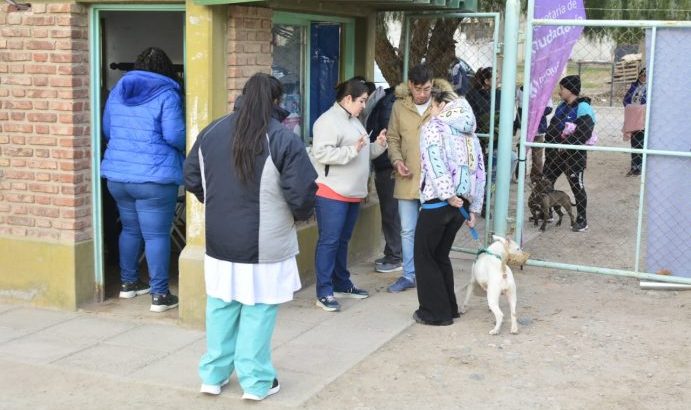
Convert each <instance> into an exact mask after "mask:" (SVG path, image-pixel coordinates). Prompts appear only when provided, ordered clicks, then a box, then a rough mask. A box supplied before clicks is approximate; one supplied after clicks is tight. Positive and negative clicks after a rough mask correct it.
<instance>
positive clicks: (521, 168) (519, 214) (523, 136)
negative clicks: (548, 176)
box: [514, 0, 535, 244]
mask: <svg viewBox="0 0 691 410" xmlns="http://www.w3.org/2000/svg"><path fill="white" fill-rule="evenodd" d="M534 17H535V1H533V0H530V1H529V2H528V16H527V18H526V28H525V53H524V55H525V57H524V61H523V95H522V97H523V101H522V102H521V106H522V107H523V110H522V112H521V133H520V137H519V138H520V142H519V144H518V186H517V188H516V232H515V233H514V239H515V241H516V243H519V244H521V243H522V241H523V218H524V217H525V216H524V214H525V208H524V206H523V202H524V201H525V199H524V198H525V157H526V145H525V144H526V141H527V137H528V114H529V112H530V92H531V90H530V88H531V85H530V80H531V78H530V71H531V66H532V64H533V53H532V50H533V18H534Z"/></svg>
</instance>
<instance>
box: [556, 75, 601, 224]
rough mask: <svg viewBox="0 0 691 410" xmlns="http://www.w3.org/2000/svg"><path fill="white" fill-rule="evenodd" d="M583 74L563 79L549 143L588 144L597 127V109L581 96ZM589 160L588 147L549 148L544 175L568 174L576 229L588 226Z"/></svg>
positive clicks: (560, 83) (557, 176)
mask: <svg viewBox="0 0 691 410" xmlns="http://www.w3.org/2000/svg"><path fill="white" fill-rule="evenodd" d="M580 93H581V78H580V77H579V76H577V75H569V76H566V77H564V78H562V79H561V81H559V96H560V97H561V99H562V100H563V101H562V103H561V104H559V105H558V106H557V108H556V110H555V111H554V116H553V117H552V120H551V121H550V124H549V126H548V127H547V132H546V134H545V143H551V144H571V145H585V144H586V142H587V141H588V140H589V139H590V138H591V137H592V135H593V130H594V129H595V121H596V120H595V112H594V111H593V107H591V105H590V98H588V97H580V96H579V95H580ZM586 162H587V151H584V150H570V149H569V150H565V149H554V148H550V149H545V166H544V169H543V175H544V176H545V178H547V179H549V180H550V181H552V183H554V182H555V181H556V180H557V178H559V176H560V175H561V174H566V177H567V178H568V181H569V185H570V186H571V191H572V192H573V196H574V199H575V200H576V210H577V217H576V223H575V224H574V226H572V230H573V231H574V232H584V231H586V230H587V229H588V219H587V217H586V207H587V205H588V196H587V194H586V192H585V185H584V183H583V173H584V172H585V168H586Z"/></svg>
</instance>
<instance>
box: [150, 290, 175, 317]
mask: <svg viewBox="0 0 691 410" xmlns="http://www.w3.org/2000/svg"><path fill="white" fill-rule="evenodd" d="M177 306H178V297H177V296H175V295H173V294H172V293H170V292H168V293H163V294H158V295H157V294H152V295H151V309H149V310H151V311H152V312H159V313H160V312H165V311H166V310H170V309H173V308H176V307H177Z"/></svg>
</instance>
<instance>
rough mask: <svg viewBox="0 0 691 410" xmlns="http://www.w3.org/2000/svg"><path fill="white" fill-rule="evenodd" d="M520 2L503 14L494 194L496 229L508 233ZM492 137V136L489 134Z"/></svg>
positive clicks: (514, 1) (512, 0)
mask: <svg viewBox="0 0 691 410" xmlns="http://www.w3.org/2000/svg"><path fill="white" fill-rule="evenodd" d="M519 15H520V2H519V1H518V0H507V1H506V9H505V17H504V62H503V64H502V83H503V84H504V86H503V87H502V91H501V104H500V105H499V143H498V144H497V191H496V196H495V198H494V232H495V233H496V234H497V235H501V236H505V235H506V227H507V222H508V221H507V217H508V214H509V199H510V195H509V194H510V192H509V191H510V189H511V143H512V140H513V135H512V134H513V115H512V114H513V107H514V101H515V99H516V57H517V50H518V26H519V20H520V19H519ZM490 137H491V136H490ZM489 155H492V153H489Z"/></svg>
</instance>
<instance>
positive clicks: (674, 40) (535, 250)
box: [513, 23, 691, 276]
mask: <svg viewBox="0 0 691 410" xmlns="http://www.w3.org/2000/svg"><path fill="white" fill-rule="evenodd" d="M622 24H625V23H622ZM550 27H551V28H552V29H554V30H559V29H561V28H564V27H559V26H556V25H555V26H550ZM663 34H664V35H663ZM689 43H691V29H688V28H687V29H682V28H664V29H662V28H660V29H658V28H657V27H654V25H653V24H651V25H650V26H648V27H646V26H644V25H641V26H638V25H636V24H634V23H632V24H631V27H593V26H588V27H585V30H584V32H583V34H582V36H581V39H580V40H579V41H578V42H577V43H576V45H575V47H574V49H573V52H572V54H571V59H570V60H569V63H568V65H567V67H566V69H565V71H564V73H563V75H561V76H560V78H564V77H566V78H571V79H572V81H570V82H566V83H564V84H563V85H562V86H560V85H557V86H556V87H555V89H554V90H553V92H552V104H551V105H552V107H551V109H549V108H548V109H547V110H546V111H545V112H546V113H548V114H546V116H545V118H544V121H545V122H544V125H545V126H544V127H540V129H539V130H538V133H537V134H536V136H535V139H534V141H533V142H532V143H526V152H527V155H526V175H525V176H524V178H525V181H526V182H525V191H524V198H525V201H524V203H521V204H518V206H522V207H523V213H524V218H522V221H519V222H520V223H519V224H518V225H519V226H521V225H522V227H523V230H522V240H523V244H524V248H525V249H526V250H527V251H528V252H530V253H531V258H533V259H535V260H539V261H547V262H551V263H554V264H555V266H556V265H557V264H564V265H570V267H571V268H574V269H579V267H590V268H592V269H594V270H597V269H598V268H608V269H617V270H624V271H632V272H647V273H657V274H663V275H669V274H672V275H681V276H689V274H690V273H691V271H689V269H688V266H689V265H688V262H689V260H688V259H689V257H688V256H687V255H688V254H689V243H690V242H689V241H690V240H691V233H690V232H691V205H689V204H691V157H689V152H690V151H691V143H690V139H689V137H688V136H687V135H688V134H689V131H690V130H691V121H690V120H689V117H688V116H683V115H682V116H680V115H679V114H678V113H675V110H674V109H670V107H676V105H675V104H676V103H675V102H674V101H678V104H682V106H683V104H685V105H686V107H688V101H687V100H686V99H684V98H682V95H683V94H685V92H683V91H682V90H681V89H679V88H678V86H675V84H678V85H681V84H687V86H688V84H689V81H688V78H689V75H691V72H690V71H691V70H690V69H689V67H691V66H690V65H689V64H688V61H686V63H684V60H688V55H689V54H688V51H691V47H686V48H687V49H689V50H688V51H687V53H686V55H685V56H684V54H680V53H683V52H682V50H681V49H680V48H683V47H680V45H681V44H689ZM672 67H676V68H672ZM653 68H654V70H655V71H654V74H653V75H651V72H650V70H651V69H653ZM572 75H577V76H578V80H576V78H574V77H567V76H572ZM524 83H525V84H530V79H528V81H525V82H524ZM565 90H569V91H565ZM571 94H578V95H574V97H575V98H574V97H572V96H571ZM565 100H566V101H569V103H567V102H565ZM548 107H549V106H548ZM646 120H647V121H646ZM593 122H594V124H593ZM593 125H594V127H593ZM646 125H647V129H646ZM591 130H594V132H592V134H591ZM528 137H531V136H528ZM529 139H532V138H529ZM543 141H544V143H545V144H550V145H551V144H557V145H558V146H557V147H554V148H551V147H550V145H544V144H540V143H542V142H543ZM536 143H537V144H536ZM513 188H514V189H513V191H514V192H513V193H514V194H515V193H516V188H517V187H513ZM561 214H563V216H562V215H561ZM559 222H561V224H560V223H559Z"/></svg>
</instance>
